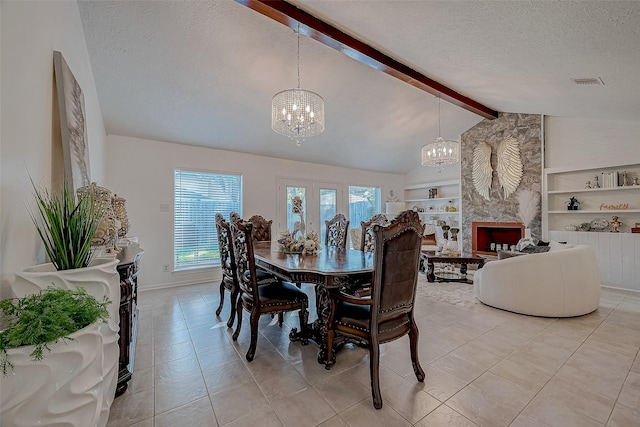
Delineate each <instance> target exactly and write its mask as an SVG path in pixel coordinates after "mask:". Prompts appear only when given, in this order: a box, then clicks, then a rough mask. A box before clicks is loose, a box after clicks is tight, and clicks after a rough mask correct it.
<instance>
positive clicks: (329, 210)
mask: <svg viewBox="0 0 640 427" xmlns="http://www.w3.org/2000/svg"><path fill="white" fill-rule="evenodd" d="M337 213H338V191H337V190H336V189H334V188H321V189H320V243H321V244H322V245H324V244H325V243H326V242H325V241H324V240H325V237H326V233H327V224H326V223H325V221H328V220H330V219H332V218H333V217H334V216H336V214H337Z"/></svg>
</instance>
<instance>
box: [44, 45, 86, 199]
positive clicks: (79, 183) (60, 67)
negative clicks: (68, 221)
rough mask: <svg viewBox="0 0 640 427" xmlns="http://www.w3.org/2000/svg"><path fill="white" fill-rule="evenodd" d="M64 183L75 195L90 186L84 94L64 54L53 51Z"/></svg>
mask: <svg viewBox="0 0 640 427" xmlns="http://www.w3.org/2000/svg"><path fill="white" fill-rule="evenodd" d="M53 68H54V76H55V81H56V93H57V96H58V109H59V115H60V133H61V136H62V153H63V157H64V173H65V182H66V183H67V185H69V188H70V189H72V190H73V191H74V192H75V190H77V189H78V188H80V187H84V186H87V185H89V184H90V183H91V173H90V170H89V147H88V144H87V123H86V115H85V105H84V95H83V93H82V89H81V88H80V85H79V84H78V81H77V80H76V78H75V77H74V76H73V73H72V72H71V69H70V68H69V65H67V61H65V59H64V57H63V56H62V53H61V52H58V51H54V52H53Z"/></svg>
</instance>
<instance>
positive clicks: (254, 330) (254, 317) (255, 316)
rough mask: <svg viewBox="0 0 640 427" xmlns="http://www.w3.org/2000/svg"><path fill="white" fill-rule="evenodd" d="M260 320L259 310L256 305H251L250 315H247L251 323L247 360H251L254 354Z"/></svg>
mask: <svg viewBox="0 0 640 427" xmlns="http://www.w3.org/2000/svg"><path fill="white" fill-rule="evenodd" d="M259 320H260V311H259V310H258V309H257V307H253V310H251V315H250V316H249V322H250V323H251V344H250V345H249V350H247V356H246V357H247V360H248V361H249V362H251V361H252V360H253V356H255V354H256V347H257V346H258V321H259Z"/></svg>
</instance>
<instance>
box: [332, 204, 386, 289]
mask: <svg viewBox="0 0 640 427" xmlns="http://www.w3.org/2000/svg"><path fill="white" fill-rule="evenodd" d="M388 224H389V220H388V219H387V216H386V215H385V214H377V215H374V216H373V217H371V219H370V220H369V221H362V222H360V230H359V231H360V247H359V248H358V249H360V250H361V251H362V252H373V251H374V250H375V238H374V235H373V226H374V225H380V226H382V227H384V226H387V225H388ZM352 231H353V230H352ZM342 290H343V291H344V292H346V293H348V294H351V295H355V296H358V297H364V296H370V295H371V283H360V284H358V285H357V286H351V285H345V286H344V287H343V289H342Z"/></svg>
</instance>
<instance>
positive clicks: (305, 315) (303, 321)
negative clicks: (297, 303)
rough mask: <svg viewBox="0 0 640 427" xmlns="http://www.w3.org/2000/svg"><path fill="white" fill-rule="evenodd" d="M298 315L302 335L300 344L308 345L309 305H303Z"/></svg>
mask: <svg viewBox="0 0 640 427" xmlns="http://www.w3.org/2000/svg"><path fill="white" fill-rule="evenodd" d="M298 317H299V319H300V336H301V337H302V340H301V341H300V344H302V345H307V344H308V343H309V340H308V339H307V321H308V319H309V312H308V311H307V307H302V308H301V309H300V311H299V312H298Z"/></svg>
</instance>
